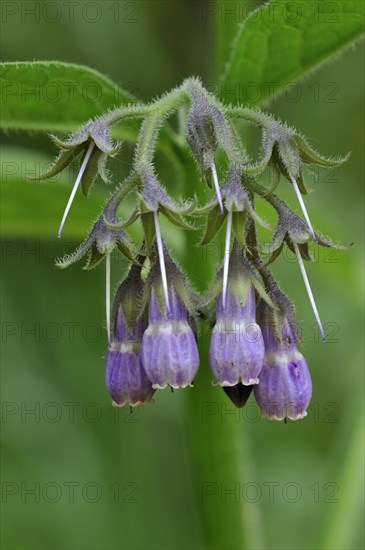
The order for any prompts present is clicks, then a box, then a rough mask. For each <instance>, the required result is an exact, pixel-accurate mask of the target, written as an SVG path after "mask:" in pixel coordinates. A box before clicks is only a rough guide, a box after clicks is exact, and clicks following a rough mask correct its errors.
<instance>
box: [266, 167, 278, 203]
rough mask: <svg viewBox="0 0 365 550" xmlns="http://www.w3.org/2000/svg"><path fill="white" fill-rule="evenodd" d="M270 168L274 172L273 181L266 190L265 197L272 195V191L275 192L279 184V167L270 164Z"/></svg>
mask: <svg viewBox="0 0 365 550" xmlns="http://www.w3.org/2000/svg"><path fill="white" fill-rule="evenodd" d="M270 167H271V168H272V169H273V171H274V181H273V183H272V185H271V187H270V188H269V189H268V191H267V195H270V194H271V193H274V191H275V190H276V188H277V186H278V185H279V183H280V170H279V167H278V166H277V165H276V164H275V162H271V163H270Z"/></svg>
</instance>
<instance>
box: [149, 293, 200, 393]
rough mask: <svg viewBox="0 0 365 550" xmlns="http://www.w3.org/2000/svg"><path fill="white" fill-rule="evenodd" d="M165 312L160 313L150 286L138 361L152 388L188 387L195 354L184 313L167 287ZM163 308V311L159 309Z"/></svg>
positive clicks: (195, 366)
mask: <svg viewBox="0 0 365 550" xmlns="http://www.w3.org/2000/svg"><path fill="white" fill-rule="evenodd" d="M168 290H169V309H168V310H166V312H165V313H164V312H163V311H161V305H160V304H159V300H158V299H157V295H156V288H155V287H152V289H151V294H150V301H149V306H148V327H147V329H146V331H145V333H144V335H143V340H142V362H143V366H144V368H145V371H146V373H147V375H148V378H149V379H150V380H151V382H152V387H153V388H154V389H163V388H166V386H170V387H171V388H185V387H186V386H189V385H190V386H191V385H192V383H193V380H194V377H195V375H196V373H197V370H198V368H199V352H198V346H197V343H196V340H195V336H194V333H193V330H192V328H191V327H190V325H189V323H188V311H187V309H186V307H185V305H184V303H183V302H182V300H181V299H180V297H179V295H178V293H177V292H176V290H175V289H174V288H173V287H172V286H169V289H168ZM162 309H163V308H162Z"/></svg>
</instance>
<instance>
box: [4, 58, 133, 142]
mask: <svg viewBox="0 0 365 550" xmlns="http://www.w3.org/2000/svg"><path fill="white" fill-rule="evenodd" d="M0 75H1V90H2V100H1V127H2V128H11V129H18V128H20V129H23V130H43V131H47V132H48V131H50V132H53V131H60V132H72V131H74V130H75V129H76V128H78V127H79V126H81V125H82V124H84V123H85V122H86V121H87V120H88V119H90V118H94V117H97V116H99V115H101V114H103V113H105V112H106V111H108V110H109V109H113V108H114V107H115V106H120V105H123V104H127V103H131V102H134V101H135V99H134V98H133V97H132V96H131V95H130V94H129V93H128V92H126V91H125V90H123V89H122V88H120V87H119V86H117V85H116V84H114V82H112V81H111V80H110V79H109V78H107V77H106V76H104V75H102V74H100V73H99V72H97V71H94V70H93V69H90V68H88V67H84V66H82V65H74V64H71V63H59V62H55V61H38V62H34V63H33V62H22V63H2V64H1V65H0Z"/></svg>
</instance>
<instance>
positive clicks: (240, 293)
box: [229, 275, 252, 307]
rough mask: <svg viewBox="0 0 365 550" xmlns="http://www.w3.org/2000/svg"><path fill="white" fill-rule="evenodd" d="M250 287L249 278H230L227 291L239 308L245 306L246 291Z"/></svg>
mask: <svg viewBox="0 0 365 550" xmlns="http://www.w3.org/2000/svg"><path fill="white" fill-rule="evenodd" d="M251 285H252V281H251V277H242V275H241V276H240V277H234V276H232V277H230V279H229V290H230V292H232V293H233V295H234V297H235V300H236V302H237V304H239V305H240V306H241V307H242V306H244V305H245V303H246V300H247V295H248V291H249V290H250V287H251Z"/></svg>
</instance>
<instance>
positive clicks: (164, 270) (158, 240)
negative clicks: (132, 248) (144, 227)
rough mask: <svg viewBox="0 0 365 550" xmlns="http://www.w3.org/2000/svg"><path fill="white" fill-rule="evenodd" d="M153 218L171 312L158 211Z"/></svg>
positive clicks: (162, 274)
mask: <svg viewBox="0 0 365 550" xmlns="http://www.w3.org/2000/svg"><path fill="white" fill-rule="evenodd" d="M153 219H154V222H155V229H156V241H157V250H158V259H159V262H160V271H161V280H162V287H163V292H164V296H165V304H166V310H167V312H169V311H170V300H169V291H168V288H167V276H166V266H165V258H164V254H163V244H162V237H161V229H160V221H159V219H158V212H154V213H153Z"/></svg>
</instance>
